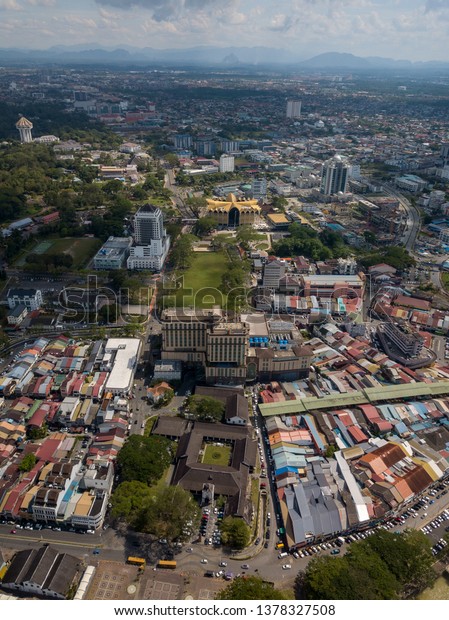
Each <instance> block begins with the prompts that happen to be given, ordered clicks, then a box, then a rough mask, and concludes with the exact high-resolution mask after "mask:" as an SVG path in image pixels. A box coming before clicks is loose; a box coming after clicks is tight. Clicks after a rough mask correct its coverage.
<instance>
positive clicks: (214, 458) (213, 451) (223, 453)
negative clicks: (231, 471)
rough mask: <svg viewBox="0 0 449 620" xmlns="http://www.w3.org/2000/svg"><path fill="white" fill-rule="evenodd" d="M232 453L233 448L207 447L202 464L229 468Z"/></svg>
mask: <svg viewBox="0 0 449 620" xmlns="http://www.w3.org/2000/svg"><path fill="white" fill-rule="evenodd" d="M231 453H232V448H231V446H211V445H207V446H206V447H205V449H204V455H203V460H202V463H204V464H205V465H224V466H225V467H227V466H228V465H229V461H230V460H231Z"/></svg>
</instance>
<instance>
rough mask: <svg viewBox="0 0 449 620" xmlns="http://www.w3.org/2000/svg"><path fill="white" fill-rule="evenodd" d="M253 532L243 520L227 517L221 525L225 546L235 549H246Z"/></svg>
mask: <svg viewBox="0 0 449 620" xmlns="http://www.w3.org/2000/svg"><path fill="white" fill-rule="evenodd" d="M250 536H251V531H250V529H249V527H248V526H247V525H246V523H245V521H243V519H238V518H236V517H226V519H224V520H223V522H222V524H221V539H222V541H223V544H224V545H227V546H228V547H232V548H233V549H244V548H245V547H247V546H248V545H249V541H250Z"/></svg>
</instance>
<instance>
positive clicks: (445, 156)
mask: <svg viewBox="0 0 449 620" xmlns="http://www.w3.org/2000/svg"><path fill="white" fill-rule="evenodd" d="M440 157H441V160H442V163H443V166H448V165H449V144H448V143H445V144H442V145H441V150H440Z"/></svg>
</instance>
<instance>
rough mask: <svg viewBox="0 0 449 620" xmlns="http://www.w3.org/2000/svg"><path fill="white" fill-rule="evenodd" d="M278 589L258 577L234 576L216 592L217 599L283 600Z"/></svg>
mask: <svg viewBox="0 0 449 620" xmlns="http://www.w3.org/2000/svg"><path fill="white" fill-rule="evenodd" d="M283 599H284V595H283V594H282V592H281V591H280V590H276V588H275V587H274V586H273V585H272V584H271V583H268V582H267V581H264V580H263V579H261V578H260V577H255V576H251V577H236V578H235V579H234V580H233V581H231V583H230V584H229V585H228V586H227V587H226V588H224V590H221V592H219V593H218V594H217V597H216V600H219V601H255V600H257V601H275V600H283Z"/></svg>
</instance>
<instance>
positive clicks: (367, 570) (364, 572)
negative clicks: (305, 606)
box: [296, 544, 398, 600]
mask: <svg viewBox="0 0 449 620" xmlns="http://www.w3.org/2000/svg"><path fill="white" fill-rule="evenodd" d="M296 586H298V583H297V584H296ZM397 591H398V583H397V581H396V579H395V577H394V575H392V574H391V573H390V571H389V570H388V567H387V566H386V564H385V563H384V562H383V560H382V559H381V558H380V557H379V556H378V555H377V554H376V553H374V552H373V551H372V550H371V549H368V548H367V547H366V546H363V545H362V544H354V545H353V547H351V550H350V552H348V553H347V554H346V555H345V556H343V557H337V558H335V557H331V556H327V557H321V558H314V559H313V560H312V561H311V562H310V563H309V565H308V566H307V569H306V571H305V573H304V578H303V583H302V591H301V596H302V598H305V599H307V600H330V599H334V600H382V599H386V600H391V599H395V598H397Z"/></svg>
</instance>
